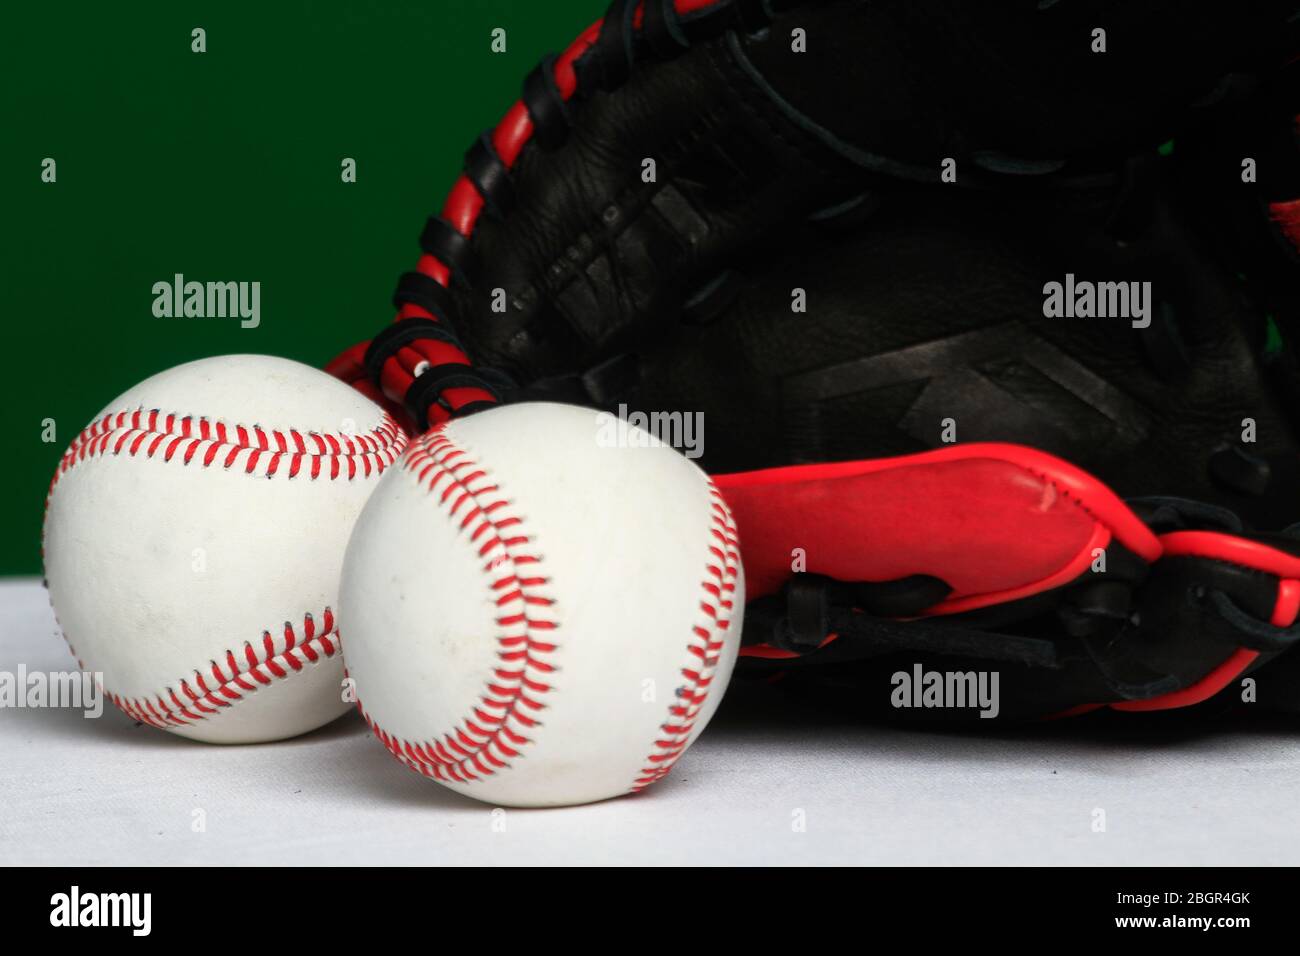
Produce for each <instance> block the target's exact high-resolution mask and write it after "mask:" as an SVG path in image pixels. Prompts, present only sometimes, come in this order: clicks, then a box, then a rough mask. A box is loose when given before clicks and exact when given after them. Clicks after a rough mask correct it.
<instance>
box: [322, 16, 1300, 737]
mask: <svg viewBox="0 0 1300 956" xmlns="http://www.w3.org/2000/svg"><path fill="white" fill-rule="evenodd" d="M1220 6H1222V9H1218V7H1220ZM1291 6H1292V5H1291V4H1288V3H1277V4H1261V5H1257V6H1255V7H1253V8H1252V9H1251V11H1250V12H1249V13H1242V12H1240V11H1239V10H1237V9H1236V8H1235V7H1233V8H1231V10H1229V8H1228V7H1227V5H1226V4H1222V5H1220V4H1213V3H1212V4H1208V5H1198V6H1197V7H1196V8H1195V9H1194V10H1189V9H1187V8H1185V7H1183V6H1178V7H1176V6H1175V5H1174V4H1173V3H1128V4H1124V5H1122V6H1121V5H1114V6H1108V7H1107V8H1106V9H1105V10H1104V11H1100V12H1099V11H1098V9H1097V7H1096V6H1095V5H1093V6H1089V7H1087V8H1083V7H1081V6H1080V5H1078V4H1075V3H1071V2H1069V0H1061V2H1058V3H1054V4H1051V3H1047V4H1044V3H1034V2H1019V3H1007V4H998V5H989V4H986V5H980V9H979V12H978V13H974V12H971V9H970V8H969V6H968V5H964V4H959V3H954V2H938V0H926V2H915V0H913V2H906V3H903V2H899V3H860V2H826V3H782V2H777V0H773V2H758V0H756V2H742V0H733V2H702V0H694V2H692V0H677V2H675V3H673V2H670V0H663V2H658V0H650V2H646V3H633V2H623V0H618V2H615V3H614V4H612V6H611V8H610V11H609V13H608V15H607V16H606V18H605V19H604V21H602V23H601V24H598V25H597V26H594V27H593V28H591V29H590V30H588V31H587V32H586V33H585V34H583V36H582V37H581V38H580V39H579V40H578V41H577V43H575V45H574V46H573V47H572V48H571V49H570V50H569V51H567V52H566V53H565V54H563V55H562V56H560V57H558V58H555V59H548V60H547V61H546V62H544V63H543V64H542V65H541V66H540V67H539V69H538V70H537V71H535V72H534V73H533V74H531V75H530V76H529V78H528V79H527V81H526V82H525V85H524V97H523V100H522V102H521V103H520V104H519V105H517V106H516V107H515V108H514V109H513V110H512V111H511V112H510V113H509V114H508V115H507V117H506V119H505V120H504V121H503V122H502V124H501V125H500V126H499V127H498V128H497V129H496V130H494V131H493V132H491V133H489V134H485V135H484V137H483V138H481V139H480V140H479V142H478V143H477V144H475V146H474V147H473V148H472V149H471V150H470V151H469V153H467V155H466V167H465V175H464V176H463V177H462V178H461V179H460V180H459V181H458V182H457V183H456V185H455V187H454V188H453V190H452V193H451V196H450V198H449V200H448V203H447V205H446V207H445V209H444V211H443V214H442V215H441V216H440V217H435V218H432V219H430V220H429V223H428V224H427V226H426V229H425V232H424V234H423V236H422V237H421V245H422V249H423V252H424V255H423V257H422V258H421V259H420V262H419V265H418V267H417V270H416V271H414V272H411V273H408V274H406V275H405V276H403V277H402V280H401V282H400V283H399V287H398V290H397V293H396V295H395V298H394V301H395V305H396V306H397V308H398V310H399V311H398V321H397V322H395V323H394V324H393V325H391V326H390V327H389V328H388V329H386V330H385V331H384V332H382V333H381V334H380V335H378V336H376V338H375V339H374V340H373V341H371V342H368V343H362V344H361V345H359V346H357V347H355V348H353V349H351V350H349V351H348V352H347V353H344V355H342V356H341V357H340V358H339V359H338V360H336V362H335V363H333V365H332V366H331V371H333V372H335V374H338V375H340V376H341V377H343V378H345V379H346V380H349V381H352V382H353V383H354V384H356V385H357V387H359V388H361V389H362V390H363V391H366V392H367V393H368V394H370V395H371V396H372V397H374V398H376V399H379V400H382V401H385V402H387V403H388V405H389V407H390V408H392V409H393V410H394V411H397V412H402V413H404V414H405V415H407V416H408V419H409V421H410V423H411V425H412V427H414V428H423V427H426V426H427V425H436V424H438V423H440V422H442V421H445V420H446V419H447V418H449V417H451V416H453V415H463V414H470V413H473V412H474V411H475V410H477V409H479V408H482V407H486V406H488V405H490V404H492V403H494V402H496V401H500V400H502V399H512V400H513V399H519V398H555V399H560V400H566V401H578V402H582V403H585V404H595V405H598V406H603V407H608V408H611V409H618V408H619V407H620V406H625V407H626V408H627V409H628V410H637V409H641V410H654V411H659V412H672V411H677V412H681V413H696V412H698V413H702V414H703V417H704V421H705V423H706V425H707V429H708V431H707V435H706V439H705V443H704V448H703V451H704V463H705V464H706V465H707V466H708V467H709V468H710V470H711V471H714V472H715V473H716V472H728V473H727V474H721V475H720V476H719V478H718V484H719V486H720V487H721V489H722V490H723V493H724V494H725V495H726V496H727V498H728V501H729V502H730V503H731V504H732V507H733V510H734V511H735V513H736V515H737V521H738V524H739V526H740V530H741V537H742V542H743V547H744V555H745V561H746V566H747V568H748V569H750V575H751V576H752V577H754V578H755V579H756V584H757V586H756V587H755V589H754V596H755V598H756V600H755V601H754V602H753V603H751V605H750V606H749V608H748V609H747V612H746V643H747V645H748V648H747V656H746V662H747V664H748V666H749V667H750V668H751V669H753V670H757V671H759V672H762V671H765V670H771V669H779V670H781V671H782V672H787V673H805V674H810V675H814V676H815V679H816V680H818V681H819V682H829V683H832V684H833V683H835V682H840V681H843V682H848V683H850V684H851V685H852V686H855V687H869V686H871V682H872V681H876V680H882V679H883V680H885V681H886V682H888V681H889V680H892V679H893V676H894V675H895V674H897V673H898V668H899V666H900V662H901V661H902V660H903V658H906V659H907V660H909V661H921V662H922V663H923V664H926V666H930V664H933V665H934V666H939V667H943V668H945V669H949V670H972V671H976V670H981V669H982V670H984V671H987V670H988V669H989V668H990V667H998V668H999V673H1002V674H1004V675H1005V677H1006V679H1005V680H1004V681H1003V685H1002V688H1001V691H1000V698H1001V701H1002V704H1001V706H1000V715H1002V716H1027V715H1043V714H1051V713H1060V712H1069V711H1072V710H1076V709H1079V708H1083V707H1092V706H1100V705H1106V704H1111V705H1115V706H1121V707H1129V708H1147V709H1152V708H1161V707H1173V706H1183V705H1186V704H1190V703H1196V702H1199V701H1203V700H1206V699H1209V698H1211V697H1213V696H1215V695H1216V694H1217V695H1223V694H1227V693H1230V692H1233V689H1234V688H1235V686H1236V685H1235V683H1234V682H1235V681H1236V680H1237V678H1239V677H1241V676H1243V675H1247V674H1250V675H1251V676H1252V677H1253V678H1255V679H1257V680H1262V679H1263V676H1264V675H1267V674H1271V673H1277V674H1284V675H1285V672H1284V671H1283V670H1282V668H1283V667H1284V666H1285V665H1286V664H1287V663H1288V660H1289V659H1288V658H1287V657H1286V656H1285V655H1284V654H1283V652H1284V651H1285V650H1286V649H1287V648H1289V646H1290V644H1291V643H1293V642H1294V638H1295V635H1296V628H1295V619H1296V612H1297V608H1298V607H1300V604H1298V603H1297V594H1300V590H1298V589H1300V583H1298V582H1300V561H1297V558H1296V555H1297V553H1298V552H1297V548H1296V545H1295V543H1294V541H1293V539H1292V538H1291V537H1290V536H1288V535H1284V534H1278V533H1275V534H1273V535H1261V534H1256V533H1253V532H1249V531H1248V530H1247V529H1248V528H1249V527H1255V528H1263V529H1281V528H1284V527H1286V526H1287V525H1289V524H1291V523H1292V522H1294V521H1296V520H1297V519H1300V514H1297V513H1296V512H1297V511H1300V507H1298V506H1297V496H1296V495H1295V493H1294V489H1295V488H1296V487H1297V484H1296V479H1297V478H1298V477H1300V476H1298V475H1297V474H1296V470H1297V469H1296V462H1297V458H1296V435H1295V424H1294V422H1292V421H1291V420H1290V417H1289V416H1290V414H1291V412H1292V411H1293V410H1294V409H1295V408H1296V407H1297V406H1296V404H1295V402H1294V401H1293V399H1294V398H1295V383H1296V382H1297V381H1300V379H1297V377H1296V375H1295V361H1294V356H1293V354H1292V352H1291V350H1290V347H1289V345H1288V339H1287V338H1286V336H1285V335H1283V334H1281V332H1284V331H1285V330H1286V329H1287V328H1288V327H1289V326H1290V323H1291V321H1292V316H1293V315H1294V313H1295V309H1294V302H1293V298H1294V289H1295V288H1297V286H1296V285H1295V281H1294V280H1295V278H1296V277H1295V275H1294V273H1293V260H1292V259H1290V258H1289V255H1290V253H1289V252H1288V250H1287V249H1286V248H1285V247H1284V246H1283V245H1281V244H1279V243H1278V242H1277V240H1278V237H1279V235H1280V236H1282V238H1285V237H1286V234H1287V232H1288V230H1290V229H1291V228H1292V227H1291V223H1292V220H1293V217H1292V210H1293V208H1294V207H1293V206H1291V205H1290V202H1291V200H1292V199H1293V198H1294V197H1296V196H1300V188H1297V186H1296V184H1293V183H1290V182H1288V181H1287V180H1286V175H1285V174H1284V173H1280V172H1278V170H1280V169H1293V168H1295V165H1296V164H1295V157H1294V156H1293V155H1291V151H1292V150H1293V146H1292V145H1291V143H1290V140H1289V136H1288V135H1286V134H1287V133H1288V132H1289V129H1290V126H1289V124H1290V118H1291V117H1292V116H1294V109H1293V107H1294V105H1295V104H1294V102H1293V97H1292V96H1291V94H1290V85H1289V84H1290V81H1291V77H1290V76H1288V73H1287V71H1286V70H1285V69H1283V68H1282V67H1281V66H1280V65H1279V64H1283V63H1285V60H1286V56H1287V54H1288V53H1289V52H1290V50H1292V49H1293V48H1294V37H1293V36H1292V35H1291V33H1290V32H1289V31H1288V30H1287V28H1286V23H1287V16H1288V15H1289V14H1290V13H1292V12H1293V11H1292V10H1291ZM1102 21H1104V23H1105V27H1104V37H1103V38H1101V40H1100V41H1099V38H1098V35H1097V34H1096V33H1095V32H1094V30H1095V29H1096V24H1097V23H1100V22H1102ZM1098 42H1102V43H1103V44H1109V47H1108V48H1106V52H1104V53H1103V52H1100V51H1099V50H1098V47H1097V46H1096V44H1097V43H1098ZM1155 50H1159V51H1160V52H1161V55H1160V56H1158V57H1156V56H1153V55H1152V51H1155ZM805 51H806V52H805ZM1288 110H1290V112H1289V113H1288V112H1287V111H1288ZM1225 134H1232V135H1234V136H1236V137H1237V138H1236V139H1235V140H1234V139H1230V140H1225V139H1224V138H1223V137H1224V136H1225ZM1171 138H1172V140H1173V146H1172V149H1171V147H1170V145H1169V143H1170V140H1171ZM1243 144H1244V145H1243ZM1247 147H1249V151H1247ZM1244 151H1247V152H1246V155H1248V156H1250V158H1252V159H1254V160H1255V161H1256V162H1257V163H1258V165H1259V166H1260V167H1261V168H1265V169H1266V171H1267V175H1261V177H1260V182H1259V183H1254V184H1252V186H1251V188H1250V189H1249V190H1248V191H1247V192H1246V193H1245V194H1244V196H1243V189H1242V187H1243V186H1244V184H1243V181H1242V168H1243V156H1242V153H1243V152H1244ZM1266 160H1269V161H1273V160H1275V161H1276V162H1275V163H1271V164H1270V163H1267V162H1266ZM1234 188H1235V189H1236V190H1237V191H1236V192H1235V193H1234V192H1233V189H1234ZM1261 210H1263V214H1262V215H1261V213H1260V211H1261ZM1243 277H1244V278H1243ZM1052 283H1057V284H1059V285H1060V287H1061V288H1060V290H1059V293H1057V294H1056V296H1055V298H1056V301H1055V303H1054V304H1053V302H1051V301H1049V298H1050V296H1049V287H1050V285H1051V284H1052ZM1080 283H1082V284H1080ZM1132 283H1136V285H1132ZM1103 284H1104V285H1105V286H1106V289H1105V291H1104V295H1105V297H1106V298H1105V306H1104V308H1099V306H1098V303H1099V302H1100V301H1101V299H1100V298H1099V295H1098V288H1097V287H1100V286H1101V285H1103ZM1148 284H1149V285H1148ZM1121 285H1122V287H1123V289H1124V290H1127V291H1128V292H1131V295H1130V296H1128V297H1127V298H1126V299H1125V301H1124V302H1123V303H1122V304H1119V303H1118V299H1117V296H1118V295H1119V292H1118V291H1117V290H1119V288H1120V287H1121ZM1088 286H1092V287H1093V293H1092V296H1093V297H1092V299H1091V305H1089V306H1087V307H1086V308H1085V307H1084V306H1083V304H1082V303H1083V301H1084V300H1083V299H1081V298H1080V297H1079V296H1080V295H1081V293H1080V291H1079V290H1081V289H1083V288H1085V287H1088ZM792 303H796V304H797V305H796V308H795V309H792ZM800 306H802V308H800ZM1099 311H1101V312H1106V313H1107V314H1104V315H1099V314H1097V313H1098V312H1099ZM1115 313H1118V314H1115ZM1279 330H1281V332H1280V331H1279ZM470 356H472V357H473V359H474V362H471V361H470V358H469V357H470ZM954 440H955V441H956V442H957V444H955V445H952V444H951V443H952V442H953V441H954ZM986 442H995V443H1007V442H1014V443H1017V445H1015V446H1012V445H1006V444H984V443H986ZM968 443H975V444H968ZM945 446H947V447H945ZM933 448H939V449H940V450H938V451H930V452H923V451H922V450H923V449H933ZM917 453H919V454H917ZM894 456H902V457H894ZM1058 456H1059V457H1058ZM855 459H867V460H855ZM808 462H811V463H813V464H798V463H808ZM824 462H839V464H823V463H824ZM1081 468H1085V469H1087V470H1088V471H1091V472H1093V473H1095V474H1096V475H1097V476H1098V478H1100V479H1101V480H1097V479H1095V478H1092V477H1091V476H1090V475H1088V474H1087V473H1086V472H1085V471H1083V470H1081ZM730 472H741V473H738V474H737V473H730ZM1103 481H1104V482H1105V484H1103V483H1102V482H1103ZM1123 498H1129V499H1137V500H1132V501H1130V502H1129V503H1128V504H1126V503H1125V502H1124V501H1123V500H1122V499H1123ZM1247 522H1249V524H1248V523H1247ZM800 554H801V555H802V557H801V558H800V557H798V555H800ZM900 655H902V657H900ZM1265 665H1267V666H1265ZM1285 679H1289V680H1291V681H1292V683H1293V684H1296V683H1300V682H1297V681H1296V680H1295V678H1294V677H1286V678H1285ZM1230 685H1231V686H1230ZM1281 686H1283V678H1278V679H1277V680H1276V681H1275V682H1274V683H1272V684H1271V685H1270V687H1272V688H1278V687H1281ZM887 689H888V687H887V686H886V690H887ZM872 696H873V699H876V695H872ZM889 696H890V695H889V694H888V693H886V694H885V695H884V696H883V697H880V698H879V699H884V700H888V699H889ZM1264 696H1267V697H1269V698H1272V697H1275V696H1277V694H1276V693H1274V692H1270V694H1268V695H1264ZM1291 700H1293V701H1297V702H1298V703H1300V697H1296V696H1292V697H1291ZM941 713H942V714H943V715H944V716H951V715H952V711H950V710H944V711H941Z"/></svg>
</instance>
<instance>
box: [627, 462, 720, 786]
mask: <svg viewBox="0 0 1300 956" xmlns="http://www.w3.org/2000/svg"><path fill="white" fill-rule="evenodd" d="M705 480H706V481H707V483H708V490H709V509H710V515H709V538H710V541H709V556H710V561H709V563H707V564H706V565H705V576H704V578H703V579H702V580H701V582H700V589H701V592H702V593H701V596H700V603H699V617H698V618H697V620H696V622H695V623H694V624H693V625H692V627H691V634H690V638H689V639H688V641H687V644H686V652H687V655H688V658H687V663H686V665H685V666H684V667H682V670H681V674H682V677H683V678H684V679H685V683H684V684H682V685H681V686H680V687H679V688H677V691H676V699H675V700H674V701H673V703H672V704H671V705H670V706H669V708H668V719H667V721H666V722H665V723H664V724H663V725H662V731H663V734H662V736H660V737H658V738H657V739H656V740H655V742H654V745H653V747H652V749H651V750H650V753H649V754H647V755H646V757H645V759H644V760H643V761H642V764H643V766H642V768H641V771H640V773H639V774H638V775H637V778H636V780H635V781H634V782H633V784H632V786H631V787H630V791H631V792H633V793H635V792H638V791H641V790H644V789H645V788H646V787H648V786H650V785H651V784H652V783H655V782H657V781H659V780H662V779H663V778H664V777H665V776H667V775H668V772H669V771H670V770H672V768H673V766H674V765H675V764H676V763H677V759H678V758H679V757H681V755H682V754H683V753H685V751H686V747H687V745H688V744H689V743H690V741H691V733H692V732H693V731H694V729H695V724H696V721H697V720H699V716H700V713H701V712H702V711H703V709H704V705H705V703H706V702H707V700H708V697H709V692H710V691H711V690H712V687H713V682H714V678H715V677H716V676H717V668H718V662H719V660H720V659H721V657H722V653H723V649H724V647H725V645H726V640H727V634H728V631H729V629H730V627H731V616H732V613H733V611H734V608H735V597H736V578H737V574H738V569H739V567H740V547H739V536H738V535H737V533H736V526H735V523H734V521H733V520H732V517H731V512H730V511H729V510H728V508H727V504H726V501H725V500H724V499H723V497H722V495H721V493H720V492H719V491H718V489H717V488H716V487H714V484H713V482H712V481H711V480H709V479H707V478H706V479H705Z"/></svg>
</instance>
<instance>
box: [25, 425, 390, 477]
mask: <svg viewBox="0 0 1300 956" xmlns="http://www.w3.org/2000/svg"><path fill="white" fill-rule="evenodd" d="M405 444H406V440H405V436H404V435H403V434H402V431H401V429H400V428H399V427H398V425H397V422H396V421H394V420H393V418H392V417H391V416H390V415H389V414H388V413H387V412H385V413H383V416H382V418H381V419H380V421H379V424H378V425H376V426H374V427H373V428H372V429H371V430H370V431H369V432H367V433H365V434H360V435H343V434H336V433H334V432H317V431H308V432H302V431H299V430H297V429H289V430H288V431H282V430H279V429H265V428H262V427H261V426H260V425H251V426H249V425H226V423H225V422H222V421H215V422H214V421H210V420H209V419H207V418H203V417H196V416H194V415H180V414H177V413H174V412H162V411H161V410H159V409H156V408H155V409H144V408H137V409H134V410H129V411H120V412H109V413H108V414H106V415H104V416H102V417H101V418H98V419H96V420H95V421H93V422H91V423H90V424H89V425H87V426H86V427H85V428H84V429H83V430H82V431H81V433H80V434H79V435H78V436H77V437H76V438H75V439H73V441H72V444H71V445H69V446H68V450H67V451H66V452H64V454H63V458H62V459H61V460H60V461H59V466H58V468H57V469H56V470H55V472H54V478H53V480H52V481H51V482H50V490H51V491H53V490H54V486H55V485H57V484H58V482H59V479H60V478H62V477H63V476H64V475H65V474H67V472H68V471H69V470H71V469H72V468H73V467H75V466H76V465H78V464H81V463H82V462H85V461H86V460H88V459H91V458H95V457H100V456H103V455H107V454H112V455H121V454H126V455H128V456H130V457H136V456H139V455H144V456H145V457H146V458H154V457H155V456H157V455H161V457H162V460H163V461H164V462H170V461H172V460H173V459H174V458H176V457H177V456H179V457H180V460H181V463H182V464H185V465H189V464H191V463H192V462H197V463H198V464H199V466H200V467H202V468H207V467H210V466H211V465H213V464H220V466H221V467H222V468H225V469H227V470H230V469H232V468H235V467H236V466H239V465H240V464H241V460H242V470H243V471H244V473H245V474H248V475H256V476H258V477H264V478H274V477H276V476H277V475H284V476H285V477H288V478H297V477H299V476H300V475H301V476H305V477H307V478H310V479H311V480H313V481H314V480H316V479H318V478H326V479H328V480H330V481H334V480H337V479H339V478H346V479H347V480H348V481H351V480H352V479H354V478H356V477H357V472H358V465H359V466H360V472H361V476H362V477H363V478H369V477H371V476H372V474H373V475H379V474H382V473H383V471H384V469H386V468H387V467H388V466H389V465H391V464H392V463H393V462H394V461H395V460H396V459H397V456H398V455H400V454H401V452H402V449H403V447H404V446H405ZM282 466H283V467H282Z"/></svg>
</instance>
